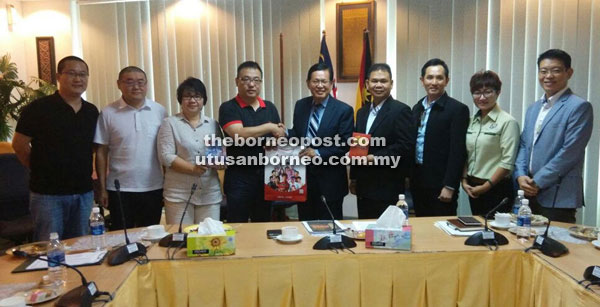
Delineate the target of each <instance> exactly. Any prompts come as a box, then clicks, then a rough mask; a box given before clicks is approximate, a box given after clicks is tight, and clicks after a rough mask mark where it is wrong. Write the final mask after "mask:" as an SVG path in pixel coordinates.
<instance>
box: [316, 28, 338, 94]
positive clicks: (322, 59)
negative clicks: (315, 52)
mask: <svg viewBox="0 0 600 307" xmlns="http://www.w3.org/2000/svg"><path fill="white" fill-rule="evenodd" d="M319 63H325V65H327V66H328V67H329V68H330V69H331V73H333V64H332V63H331V57H330V56H329V49H327V42H326V41H325V31H323V38H321V51H320V52H319ZM332 77H333V88H332V92H333V97H334V98H337V87H336V86H335V74H333V76H332Z"/></svg>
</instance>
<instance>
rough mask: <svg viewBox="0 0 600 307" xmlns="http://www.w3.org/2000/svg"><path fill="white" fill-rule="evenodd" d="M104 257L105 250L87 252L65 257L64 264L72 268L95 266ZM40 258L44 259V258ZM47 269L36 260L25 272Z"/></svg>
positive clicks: (44, 263) (46, 265) (45, 263)
mask: <svg viewBox="0 0 600 307" xmlns="http://www.w3.org/2000/svg"><path fill="white" fill-rule="evenodd" d="M104 255H106V250H101V251H95V252H87V253H78V254H68V255H66V256H65V262H66V263H67V264H69V265H72V266H80V265H86V264H95V263H98V262H99V261H100V260H102V259H103V258H104ZM42 258H44V259H46V257H45V256H43V257H42ZM47 267H48V263H47V262H46V261H42V260H36V261H34V262H32V263H31V264H30V265H29V266H28V267H27V269H26V270H28V271H29V270H38V269H45V268H47Z"/></svg>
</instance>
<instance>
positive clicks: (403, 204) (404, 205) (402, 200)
mask: <svg viewBox="0 0 600 307" xmlns="http://www.w3.org/2000/svg"><path fill="white" fill-rule="evenodd" d="M396 206H398V207H399V208H400V209H402V212H404V216H406V219H405V220H404V225H408V203H406V200H405V197H404V194H400V195H398V202H397V203H396Z"/></svg>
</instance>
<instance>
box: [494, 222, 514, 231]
mask: <svg viewBox="0 0 600 307" xmlns="http://www.w3.org/2000/svg"><path fill="white" fill-rule="evenodd" d="M490 226H492V227H494V228H496V229H501V230H507V229H509V228H511V227H515V226H517V225H516V224H515V223H508V225H498V224H496V221H491V222H490Z"/></svg>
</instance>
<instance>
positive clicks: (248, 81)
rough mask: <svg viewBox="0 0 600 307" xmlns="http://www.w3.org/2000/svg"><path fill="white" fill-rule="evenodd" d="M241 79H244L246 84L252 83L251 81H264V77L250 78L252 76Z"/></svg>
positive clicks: (259, 82)
mask: <svg viewBox="0 0 600 307" xmlns="http://www.w3.org/2000/svg"><path fill="white" fill-rule="evenodd" d="M240 81H242V83H244V84H250V83H254V84H257V85H259V84H261V83H262V79H260V78H250V77H243V78H241V79H240Z"/></svg>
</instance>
